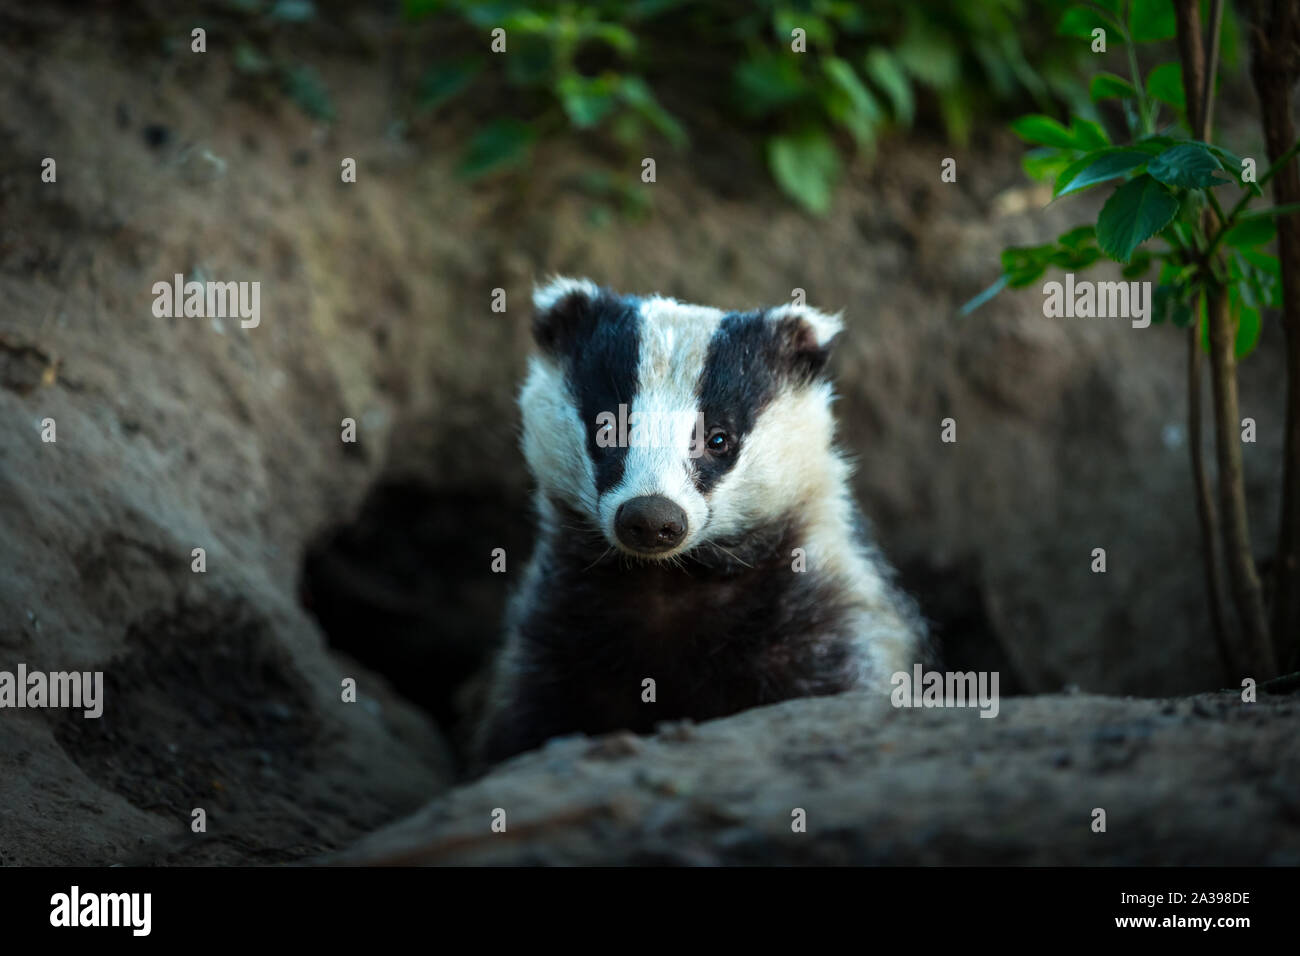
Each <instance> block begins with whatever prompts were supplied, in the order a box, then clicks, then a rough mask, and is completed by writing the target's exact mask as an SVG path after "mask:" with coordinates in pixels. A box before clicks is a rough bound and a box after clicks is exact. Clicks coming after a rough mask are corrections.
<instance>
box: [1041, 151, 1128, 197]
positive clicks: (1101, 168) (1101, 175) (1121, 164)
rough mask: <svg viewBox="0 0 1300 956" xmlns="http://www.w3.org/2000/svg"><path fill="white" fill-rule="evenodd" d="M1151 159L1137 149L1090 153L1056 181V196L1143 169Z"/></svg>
mask: <svg viewBox="0 0 1300 956" xmlns="http://www.w3.org/2000/svg"><path fill="white" fill-rule="evenodd" d="M1149 159H1151V157H1150V156H1149V155H1148V154H1147V153H1143V152H1141V151H1139V150H1135V149H1117V150H1115V151H1114V152H1111V151H1104V152H1101V153H1089V154H1088V155H1087V156H1085V157H1083V158H1082V159H1080V160H1079V161H1078V162H1076V163H1074V164H1073V165H1071V166H1070V167H1069V168H1068V169H1066V170H1065V172H1063V173H1061V176H1060V178H1059V179H1057V181H1056V190H1055V193H1054V196H1055V197H1058V198H1059V197H1061V196H1066V195H1069V194H1070V193H1075V192H1078V191H1079V190H1081V189H1087V188H1088V187H1089V186H1095V185H1097V184H1098V183H1104V182H1106V180H1108V179H1114V178H1115V177H1116V176H1122V175H1124V174H1125V173H1127V172H1128V171H1129V170H1131V169H1137V168H1139V167H1141V166H1142V165H1143V164H1144V163H1146V162H1147V161H1148V160H1149Z"/></svg>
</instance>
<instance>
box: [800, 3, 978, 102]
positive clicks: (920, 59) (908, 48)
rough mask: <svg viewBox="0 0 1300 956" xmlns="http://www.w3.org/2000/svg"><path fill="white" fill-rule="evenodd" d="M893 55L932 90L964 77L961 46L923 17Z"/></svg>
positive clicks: (913, 25) (908, 32)
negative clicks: (935, 28)
mask: <svg viewBox="0 0 1300 956" xmlns="http://www.w3.org/2000/svg"><path fill="white" fill-rule="evenodd" d="M789 35H790V34H788V33H787V34H786V37H789ZM894 55H895V56H896V57H898V60H899V62H900V63H902V64H903V69H905V70H907V72H908V73H910V74H911V75H912V76H913V77H915V78H916V80H917V81H918V82H920V83H923V84H925V85H926V86H928V87H930V88H932V89H937V90H942V89H947V88H948V87H951V86H953V85H954V84H955V83H957V82H958V81H959V80H960V78H961V54H960V51H959V48H958V46H957V45H956V44H954V43H953V42H952V40H951V39H950V38H949V37H948V36H947V35H945V34H942V33H936V32H932V31H931V29H930V28H929V27H927V26H925V21H924V20H922V19H919V18H917V19H915V20H913V21H912V23H911V25H910V26H909V28H908V31H907V33H906V34H905V35H904V36H903V40H902V42H901V43H900V44H898V46H896V47H894Z"/></svg>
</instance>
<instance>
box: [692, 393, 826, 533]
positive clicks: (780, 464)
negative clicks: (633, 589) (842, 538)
mask: <svg viewBox="0 0 1300 956" xmlns="http://www.w3.org/2000/svg"><path fill="white" fill-rule="evenodd" d="M830 404H831V387H830V385H829V384H822V385H818V386H814V387H813V388H805V389H798V390H789V389H785V390H782V391H781V392H778V393H777V394H776V395H775V396H774V397H773V398H772V400H771V401H770V402H769V403H768V405H767V407H766V408H764V409H763V411H762V412H761V413H760V414H759V416H758V420H757V421H756V422H755V423H754V427H753V428H752V429H751V430H750V432H749V434H748V435H747V436H746V437H745V439H744V441H743V442H742V443H741V446H740V452H739V456H738V457H737V460H736V463H735V465H734V466H733V467H732V468H731V470H730V471H728V472H727V473H726V474H725V475H723V476H722V480H721V481H719V482H718V484H717V485H716V486H715V487H714V489H713V491H712V493H711V494H710V495H709V498H710V500H711V501H712V503H713V513H712V517H711V519H710V523H709V536H710V537H722V538H725V537H728V536H730V535H736V534H740V533H742V532H744V531H745V530H746V529H748V528H752V527H755V526H756V525H759V524H762V523H763V522H764V521H765V520H770V519H772V518H779V517H781V516H782V515H783V514H784V513H786V512H787V511H790V510H792V509H795V508H797V509H798V510H799V511H800V514H801V517H803V518H804V519H805V520H809V521H812V522H814V523H815V522H816V521H817V519H818V516H817V515H816V514H810V513H809V511H808V509H809V508H814V509H815V508H831V507H837V506H840V502H839V499H840V498H841V497H842V496H841V494H840V491H839V489H841V488H842V487H844V483H845V481H846V479H847V478H848V475H849V467H848V465H847V464H846V463H845V462H844V461H843V460H842V459H840V458H839V457H838V456H836V455H835V454H834V453H833V452H831V450H830V449H831V447H832V443H833V438H834V433H835V420H834V418H833V416H832V415H831V409H830ZM826 517H828V518H829V517H832V516H830V515H827V516H826Z"/></svg>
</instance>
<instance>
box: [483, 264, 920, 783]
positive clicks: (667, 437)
mask: <svg viewBox="0 0 1300 956" xmlns="http://www.w3.org/2000/svg"><path fill="white" fill-rule="evenodd" d="M533 304H534V316H533V327H532V332H533V338H534V340H535V343H536V346H537V352H536V354H535V355H534V357H533V358H532V359H531V361H530V365H529V369H528V374H527V378H526V381H525V384H524V386H523V389H522V391H521V393H520V399H519V404H520V410H521V415H522V426H523V428H522V431H523V435H522V445H523V454H524V458H525V460H526V462H527V465H528V468H529V470H530V472H531V474H532V478H533V481H534V483H535V486H536V491H535V496H534V506H535V510H536V520H537V532H538V533H537V539H536V544H535V547H534V551H533V554H532V556H531V559H530V560H529V562H528V565H527V567H526V569H525V570H524V572H523V575H522V578H521V581H520V584H519V587H518V588H517V590H516V592H515V594H514V596H513V598H512V600H511V602H510V605H509V608H508V610H507V614H506V627H505V639H504V643H503V645H502V648H501V650H500V651H499V653H498V656H497V658H496V661H495V666H494V669H493V674H492V677H491V679H490V681H489V685H490V686H489V691H488V703H487V706H486V708H485V710H486V713H485V715H484V719H483V720H482V721H481V724H480V730H479V733H478V735H477V745H476V750H477V757H478V759H479V762H480V763H481V764H484V765H487V764H491V763H495V762H497V761H499V760H502V759H504V758H506V757H509V756H512V755H514V754H517V753H520V752H523V751H526V750H530V749H533V748H535V747H536V746H537V745H539V744H541V743H542V742H543V741H545V740H547V739H549V738H551V737H555V736H560V735H567V734H571V733H585V734H591V735H596V734H601V733H605V732H611V731H617V730H628V731H632V732H636V733H644V732H648V731H651V730H653V729H654V727H655V725H656V724H657V723H659V722H661V721H672V720H683V719H685V720H692V721H701V720H705V719H708V718H713V717H721V716H724V715H728V714H733V713H736V712H738V711H741V710H744V709H747V708H750V707H754V706H756V705H760V704H769V703H774V702H777V701H781V700H786V699H788V698H793V697H806V696H819V695H827V694H835V693H839V692H842V691H845V690H849V689H852V688H870V689H875V690H878V691H879V692H880V694H881V696H882V697H887V696H888V694H889V690H890V683H889V682H890V678H891V675H892V674H894V673H896V672H898V671H901V670H904V669H906V668H908V667H910V666H911V664H912V663H913V662H916V661H919V660H920V659H921V657H922V656H923V651H924V645H925V643H926V640H927V638H926V628H925V626H924V623H923V621H922V619H921V617H920V615H919V614H918V612H917V609H916V606H915V603H914V602H913V601H912V600H911V599H910V598H909V597H908V596H907V595H905V594H904V593H903V592H902V591H901V590H900V589H899V588H898V587H897V586H896V584H895V583H894V577H895V575H894V572H893V571H892V569H891V568H890V567H889V565H888V564H887V563H886V562H885V560H884V558H883V557H882V556H881V554H880V551H879V549H878V548H877V546H876V545H875V544H873V542H872V540H871V537H870V534H869V531H868V525H867V523H866V522H865V520H864V519H863V517H862V516H861V514H860V512H859V511H858V509H857V507H856V505H855V504H854V501H853V498H852V496H851V493H850V490H849V478H850V474H851V467H850V465H849V463H848V461H847V460H846V459H845V457H844V456H843V455H842V454H841V453H840V452H839V451H838V450H837V448H836V445H835V441H834V419H833V416H832V412H831V404H832V400H833V391H832V386H831V383H830V381H829V378H828V375H827V371H826V365H827V359H828V357H829V355H830V347H831V343H832V340H833V339H835V338H836V336H837V335H838V334H839V333H840V331H841V328H842V322H841V319H840V316H839V315H828V314H825V313H823V312H820V311H818V310H816V309H813V308H811V307H807V306H804V305H797V304H786V305H780V306H777V307H774V308H764V309H757V310H753V311H723V310H721V309H717V308H712V307H708V306H702V305H689V304H686V303H683V302H679V301H676V300H674V299H671V298H666V297H662V296H658V295H654V296H649V297H634V296H627V295H621V294H617V293H615V292H612V291H609V290H607V289H604V288H601V287H598V286H597V285H596V284H594V283H593V282H591V281H590V280H587V279H569V278H557V279H554V280H552V281H550V282H548V283H546V284H544V285H542V286H539V287H538V288H537V289H536V290H535V291H534V295H533ZM629 424H630V425H631V427H630V428H629V427H627V426H628V425H629Z"/></svg>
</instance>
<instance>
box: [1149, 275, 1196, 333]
mask: <svg viewBox="0 0 1300 956" xmlns="http://www.w3.org/2000/svg"><path fill="white" fill-rule="evenodd" d="M1151 321H1152V322H1155V323H1157V324H1159V323H1161V322H1171V323H1173V324H1174V325H1175V326H1177V327H1178V328H1180V329H1185V328H1187V326H1188V325H1189V324H1190V323H1191V321H1192V308H1191V306H1189V305H1188V304H1187V302H1186V300H1185V298H1184V297H1183V296H1182V295H1181V294H1180V293H1179V290H1178V289H1177V288H1176V287H1174V286H1172V285H1159V286H1157V287H1156V290H1155V292H1154V293H1153V294H1152V296H1151Z"/></svg>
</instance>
